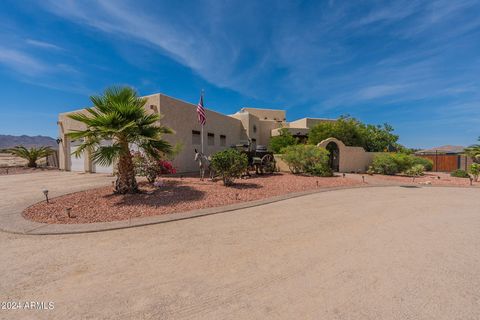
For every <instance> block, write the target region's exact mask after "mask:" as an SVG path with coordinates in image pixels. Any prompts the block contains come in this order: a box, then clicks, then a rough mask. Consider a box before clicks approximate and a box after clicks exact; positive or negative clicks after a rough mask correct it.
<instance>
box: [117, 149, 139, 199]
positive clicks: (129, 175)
mask: <svg viewBox="0 0 480 320" xmlns="http://www.w3.org/2000/svg"><path fill="white" fill-rule="evenodd" d="M115 192H117V193H120V194H126V193H137V192H138V184H137V180H136V179H135V170H134V166H133V161H132V155H131V154H130V150H129V148H128V144H127V145H126V151H124V152H122V154H121V155H120V157H119V160H118V177H117V182H116V184H115Z"/></svg>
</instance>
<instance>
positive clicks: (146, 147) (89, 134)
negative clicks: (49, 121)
mask: <svg viewBox="0 0 480 320" xmlns="http://www.w3.org/2000/svg"><path fill="white" fill-rule="evenodd" d="M90 100H91V101H92V103H93V105H94V106H95V107H94V108H87V109H86V111H87V113H74V114H71V115H69V118H71V119H73V120H76V121H79V122H81V123H83V124H84V125H85V127H86V129H85V130H76V131H71V132H69V133H68V134H67V135H68V137H69V138H71V139H74V140H77V139H79V140H83V143H82V144H81V145H80V146H79V147H78V148H77V150H76V151H75V153H74V154H75V156H79V155H80V154H81V153H82V152H84V151H85V150H89V151H91V154H92V160H93V162H95V163H98V164H100V165H111V164H113V163H114V162H117V181H116V183H115V191H116V192H117V193H121V194H125V193H137V192H138V191H139V190H138V185H137V180H136V179H135V168H134V166H133V159H132V154H131V153H130V145H132V144H134V145H136V146H137V147H138V149H139V150H141V151H142V152H143V153H145V154H146V155H148V156H150V157H152V158H153V159H157V158H161V157H162V156H164V155H165V154H170V153H171V152H172V146H171V145H170V144H169V143H168V142H167V141H165V140H164V139H163V135H164V134H171V133H173V131H172V130H171V129H170V128H168V127H165V126H162V125H160V124H159V120H160V119H161V116H160V115H159V114H156V113H148V112H147V110H146V109H145V104H146V103H147V99H146V98H141V97H139V96H138V94H137V92H136V91H135V90H134V89H132V88H129V87H111V88H107V89H106V90H105V92H104V93H103V95H101V96H92V97H90ZM102 140H111V141H113V143H112V145H110V146H103V145H101V141H102Z"/></svg>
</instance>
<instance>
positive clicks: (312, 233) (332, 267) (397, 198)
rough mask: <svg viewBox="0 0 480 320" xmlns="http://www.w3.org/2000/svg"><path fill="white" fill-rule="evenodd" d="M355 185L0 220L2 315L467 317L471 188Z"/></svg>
mask: <svg viewBox="0 0 480 320" xmlns="http://www.w3.org/2000/svg"><path fill="white" fill-rule="evenodd" d="M478 195H479V190H478V189H468V188H463V189H461V188H429V187H424V188H403V187H387V188H381V187H378V188H362V189H352V190H341V191H333V192H325V193H319V194H313V195H308V196H304V197H300V198H295V199H290V200H286V201H281V202H276V203H271V204H267V205H264V206H260V207H255V208H248V209H242V210H239V211H237V213H236V214H218V215H210V216H206V217H202V218H198V219H189V220H183V221H176V222H172V223H168V224H162V225H152V226H147V227H142V228H130V229H124V230H117V231H110V232H101V233H88V234H81V235H58V236H42V237H38V236H28V235H18V234H9V233H0V274H2V281H0V300H1V301H19V302H24V301H32V300H33V301H45V302H49V301H52V302H53V303H54V309H53V310H43V311H35V310H11V311H7V310H0V318H1V319H438V320H442V319H477V318H478V315H479V314H480V250H479V248H480V233H479V232H478V231H479V230H480V211H479V209H478V208H480V197H479V196H478Z"/></svg>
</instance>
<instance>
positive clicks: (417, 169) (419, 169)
mask: <svg viewBox="0 0 480 320" xmlns="http://www.w3.org/2000/svg"><path fill="white" fill-rule="evenodd" d="M424 172H425V167H424V166H423V164H415V165H413V166H412V167H411V168H409V169H407V170H405V174H406V175H407V176H411V177H417V176H423V173H424Z"/></svg>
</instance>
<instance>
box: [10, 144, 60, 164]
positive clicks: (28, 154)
mask: <svg viewBox="0 0 480 320" xmlns="http://www.w3.org/2000/svg"><path fill="white" fill-rule="evenodd" d="M7 151H8V152H9V153H11V154H12V155H14V156H17V157H20V158H23V159H25V160H27V161H28V163H27V167H29V168H36V167H37V160H39V159H41V158H46V157H48V156H49V155H51V154H53V153H54V152H55V151H54V150H53V149H52V148H51V147H39V148H35V147H31V148H29V149H27V148H25V147H24V146H16V147H14V148H11V149H7Z"/></svg>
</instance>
